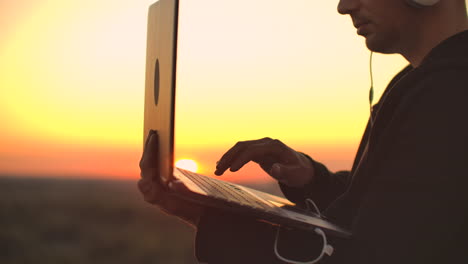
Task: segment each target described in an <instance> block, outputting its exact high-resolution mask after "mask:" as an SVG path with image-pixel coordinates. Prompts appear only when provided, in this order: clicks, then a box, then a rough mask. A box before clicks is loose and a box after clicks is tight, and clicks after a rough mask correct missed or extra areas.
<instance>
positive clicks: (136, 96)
mask: <svg viewBox="0 0 468 264" xmlns="http://www.w3.org/2000/svg"><path fill="white" fill-rule="evenodd" d="M153 2H154V1H143V0H136V1H128V0H126V1H124V0H113V1H110V0H99V1H91V0H80V1H77V0H68V1H59V0H28V1H25V0H17V1H13V0H12V1H9V0H6V1H0V124H1V133H0V146H1V147H0V174H3V175H32V176H35V175H37V176H63V177H88V178H89V177H113V178H138V177H139V169H138V161H139V159H140V156H141V151H142V146H143V102H144V100H143V99H144V79H145V52H146V30H147V28H146V27H147V11H148V6H149V5H150V4H152V3H153ZM336 5H337V1H310V0H291V1H279V0H268V1H267V0H222V1H220V0H197V1H195V0H181V3H180V24H179V26H180V28H179V50H178V72H177V74H178V77H177V82H178V88H177V89H178V93H177V112H176V132H177V134H176V151H177V152H176V153H177V156H176V159H179V158H187V159H193V160H195V161H196V162H197V163H198V166H199V170H200V172H202V173H204V174H208V175H212V173H213V171H214V165H215V162H216V161H217V160H218V159H219V157H220V156H221V155H222V154H223V153H224V151H226V150H227V149H228V148H229V147H231V146H232V145H233V144H235V143H236V141H239V140H249V139H256V138H261V137H265V136H269V137H272V138H278V139H280V140H282V141H283V142H285V143H286V144H288V145H290V146H291V147H293V148H295V149H297V150H301V151H303V152H306V153H308V154H310V155H311V156H312V157H314V158H316V159H317V160H320V161H322V162H324V163H325V164H328V165H329V167H330V169H332V170H338V169H347V168H349V166H350V165H351V162H352V158H353V156H354V154H355V151H356V148H357V144H358V143H359V140H360V137H361V134H362V132H363V129H364V126H365V123H366V121H367V117H368V113H369V102H368V90H369V86H370V79H369V51H368V50H367V48H366V47H365V45H364V40H363V38H362V37H359V36H357V35H356V30H355V28H354V27H353V26H352V23H351V21H350V19H349V17H347V16H346V17H345V16H341V15H339V14H338V13H337V12H336ZM404 65H406V62H405V61H404V60H403V59H402V58H401V57H399V56H397V55H386V56H384V55H375V56H374V67H373V72H374V79H375V80H374V87H375V89H376V94H377V96H376V98H377V99H378V97H379V95H380V93H381V92H382V91H383V89H384V88H385V86H386V84H387V83H388V81H389V80H390V78H391V77H392V76H393V75H394V74H395V73H396V72H397V71H398V70H399V69H401V68H402V67H403V66H404ZM258 172H259V170H258V169H257V168H256V167H255V166H249V167H248V168H246V169H244V170H241V171H240V172H239V173H237V174H236V175H228V176H227V177H226V179H233V180H237V181H242V180H265V179H267V177H266V176H265V175H261V174H260V175H259V176H258V175H257V173H258ZM242 175H243V176H242Z"/></svg>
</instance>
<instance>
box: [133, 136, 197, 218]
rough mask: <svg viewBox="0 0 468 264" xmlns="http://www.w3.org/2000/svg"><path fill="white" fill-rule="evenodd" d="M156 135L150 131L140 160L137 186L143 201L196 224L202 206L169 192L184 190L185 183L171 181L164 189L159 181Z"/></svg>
mask: <svg viewBox="0 0 468 264" xmlns="http://www.w3.org/2000/svg"><path fill="white" fill-rule="evenodd" d="M156 137H157V135H155V134H154V133H151V134H150V135H149V136H148V139H147V142H146V144H145V149H144V151H143V156H142V157H141V160H140V170H141V173H140V175H141V179H140V180H139V182H138V188H139V189H140V192H141V193H142V194H143V198H144V199H145V201H147V202H149V203H152V204H154V205H156V206H158V207H159V208H160V209H161V210H162V211H164V212H165V213H167V214H170V215H175V216H177V217H179V218H181V219H182V220H184V221H186V222H188V223H189V224H192V225H194V226H196V225H197V224H198V221H199V219H200V216H201V214H202V212H203V209H202V207H200V206H198V205H196V204H192V203H189V202H187V201H185V200H182V199H180V198H179V197H177V196H175V195H173V194H171V192H170V190H184V189H186V187H185V185H184V184H183V183H182V182H180V181H172V182H170V183H169V186H168V187H169V189H170V190H166V189H165V188H164V187H163V186H162V185H161V183H160V181H159V178H160V175H158V169H157V164H156V161H157V159H156V157H157V151H158V141H157V138H156Z"/></svg>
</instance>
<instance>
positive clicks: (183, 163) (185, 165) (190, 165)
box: [175, 159, 198, 172]
mask: <svg viewBox="0 0 468 264" xmlns="http://www.w3.org/2000/svg"><path fill="white" fill-rule="evenodd" d="M175 166H176V167H177V168H181V169H184V170H188V171H191V172H197V171H198V165H197V163H196V162H195V161H194V160H191V159H180V160H178V161H177V162H176V163H175Z"/></svg>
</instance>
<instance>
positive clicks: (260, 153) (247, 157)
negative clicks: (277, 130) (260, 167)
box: [230, 142, 281, 171]
mask: <svg viewBox="0 0 468 264" xmlns="http://www.w3.org/2000/svg"><path fill="white" fill-rule="evenodd" d="M280 152H281V150H280V149H278V147H277V146H276V145H275V144H271V142H269V143H263V142H262V143H258V144H254V145H250V146H249V147H248V148H247V149H245V150H244V151H243V152H241V153H239V154H238V156H236V157H234V158H233V160H232V161H231V162H232V163H231V166H230V169H231V171H238V170H239V169H240V168H242V167H243V166H244V165H245V164H247V163H248V162H250V161H253V160H254V161H258V160H263V159H265V158H266V157H268V156H276V155H277V154H278V153H280Z"/></svg>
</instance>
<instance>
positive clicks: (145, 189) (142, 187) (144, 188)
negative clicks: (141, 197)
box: [138, 178, 151, 194]
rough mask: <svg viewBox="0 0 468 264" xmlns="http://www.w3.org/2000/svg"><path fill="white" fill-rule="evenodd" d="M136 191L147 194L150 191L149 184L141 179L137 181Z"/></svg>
mask: <svg viewBox="0 0 468 264" xmlns="http://www.w3.org/2000/svg"><path fill="white" fill-rule="evenodd" d="M138 189H139V190H140V192H141V193H142V194H147V193H149V192H150V191H151V182H150V181H148V180H147V179H145V178H143V179H140V180H139V181H138Z"/></svg>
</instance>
